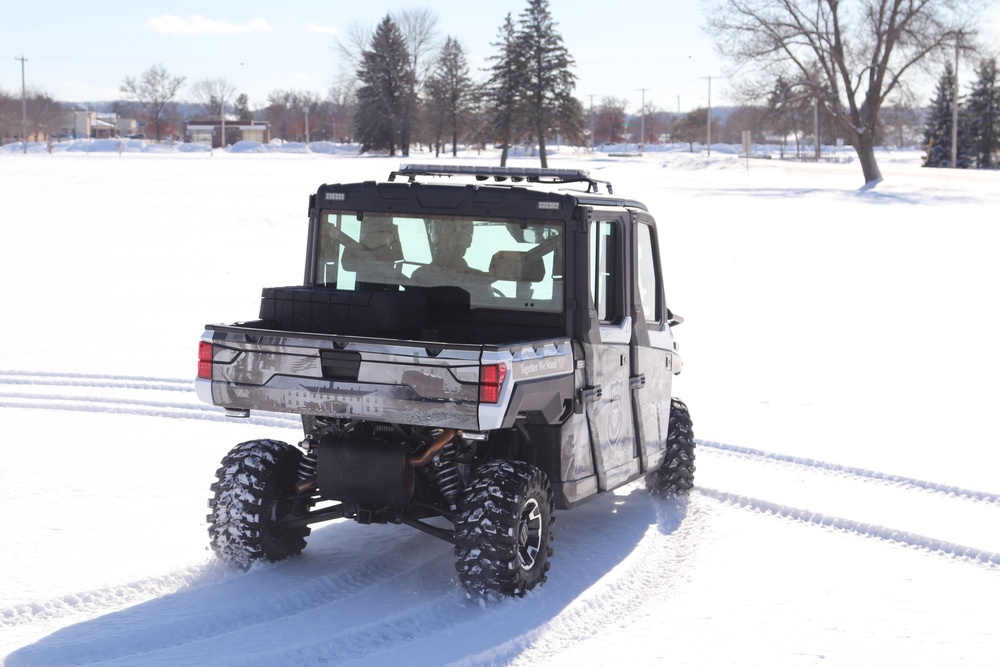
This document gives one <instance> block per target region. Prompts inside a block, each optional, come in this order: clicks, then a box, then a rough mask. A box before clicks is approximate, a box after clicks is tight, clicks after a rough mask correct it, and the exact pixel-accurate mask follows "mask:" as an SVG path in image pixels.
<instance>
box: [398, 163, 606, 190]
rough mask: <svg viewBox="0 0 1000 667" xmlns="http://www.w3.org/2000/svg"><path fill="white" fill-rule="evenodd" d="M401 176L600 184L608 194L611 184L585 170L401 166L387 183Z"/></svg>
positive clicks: (593, 187) (410, 177) (455, 165)
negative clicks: (592, 176) (467, 177)
mask: <svg viewBox="0 0 1000 667" xmlns="http://www.w3.org/2000/svg"><path fill="white" fill-rule="evenodd" d="M396 176H405V177H407V178H408V179H409V181H410V182H411V183H412V182H413V181H414V180H415V179H416V177H417V176H472V177H473V178H475V179H476V180H479V181H485V180H488V179H491V178H492V179H494V180H496V181H498V182H500V181H505V180H508V179H510V181H511V182H514V183H519V182H521V181H527V182H528V183H580V182H583V183H587V185H588V188H587V190H588V192H590V191H593V192H597V185H598V183H603V184H604V185H605V186H607V188H608V194H610V193H611V183H608V182H607V181H599V180H597V179H595V178H591V176H590V172H589V171H587V170H586V169H551V168H542V167H489V166H486V165H467V164H401V165H400V166H399V169H397V170H396V171H393V172H391V173H390V174H389V180H390V181H394V180H396Z"/></svg>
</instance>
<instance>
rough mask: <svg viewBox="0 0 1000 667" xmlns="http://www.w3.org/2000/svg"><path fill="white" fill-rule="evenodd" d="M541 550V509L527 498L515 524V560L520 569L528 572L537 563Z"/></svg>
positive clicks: (532, 500)
mask: <svg viewBox="0 0 1000 667" xmlns="http://www.w3.org/2000/svg"><path fill="white" fill-rule="evenodd" d="M541 550H542V508H541V506H540V505H539V504H538V501H537V500H535V499H534V498H529V499H528V502H526V503H525V504H524V507H523V508H522V509H521V518H520V520H519V521H518V523H517V559H518V561H519V562H520V564H521V567H522V568H523V569H525V570H530V569H531V568H533V567H534V566H535V563H536V562H538V555H539V553H540V552H541Z"/></svg>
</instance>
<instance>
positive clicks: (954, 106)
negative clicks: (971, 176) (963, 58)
mask: <svg viewBox="0 0 1000 667" xmlns="http://www.w3.org/2000/svg"><path fill="white" fill-rule="evenodd" d="M961 47H962V33H961V32H959V33H958V34H957V35H956V36H955V94H954V99H953V100H952V102H951V168H952V169H956V168H957V167H958V52H959V49H961Z"/></svg>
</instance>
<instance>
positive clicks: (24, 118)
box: [14, 56, 28, 155]
mask: <svg viewBox="0 0 1000 667" xmlns="http://www.w3.org/2000/svg"><path fill="white" fill-rule="evenodd" d="M14 60H20V61H21V144H22V145H23V146H24V153H25V155H27V153H28V95H27V92H26V90H25V87H24V63H26V62H27V61H28V59H27V58H25V57H24V56H21V57H20V58H14Z"/></svg>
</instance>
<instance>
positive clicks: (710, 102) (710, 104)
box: [701, 76, 712, 157]
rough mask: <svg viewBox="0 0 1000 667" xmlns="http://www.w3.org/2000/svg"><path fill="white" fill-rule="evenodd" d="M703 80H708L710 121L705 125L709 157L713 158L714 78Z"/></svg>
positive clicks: (704, 77)
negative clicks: (706, 127)
mask: <svg viewBox="0 0 1000 667" xmlns="http://www.w3.org/2000/svg"><path fill="white" fill-rule="evenodd" d="M701 78H703V79H708V120H707V122H706V123H705V124H706V125H707V126H708V144H707V146H708V157H712V77H710V76H703V77H701Z"/></svg>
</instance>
